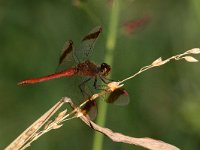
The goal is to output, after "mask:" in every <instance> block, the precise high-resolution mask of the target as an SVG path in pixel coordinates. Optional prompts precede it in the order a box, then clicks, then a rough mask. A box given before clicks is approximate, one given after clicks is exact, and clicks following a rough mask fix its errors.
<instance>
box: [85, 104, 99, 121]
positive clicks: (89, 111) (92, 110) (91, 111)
mask: <svg viewBox="0 0 200 150" xmlns="http://www.w3.org/2000/svg"><path fill="white" fill-rule="evenodd" d="M82 111H83V112H85V115H86V116H89V118H90V119H91V120H94V119H95V118H96V116H97V104H96V102H95V101H89V102H88V103H87V104H85V106H84V107H83V108H82Z"/></svg>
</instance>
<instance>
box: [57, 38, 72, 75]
mask: <svg viewBox="0 0 200 150" xmlns="http://www.w3.org/2000/svg"><path fill="white" fill-rule="evenodd" d="M73 51H74V46H73V42H72V41H71V40H69V41H67V42H65V44H64V47H63V49H62V50H61V53H60V58H59V64H58V67H57V69H56V72H60V71H63V70H66V69H69V68H71V67H72V66H74V65H75V60H74V57H73Z"/></svg>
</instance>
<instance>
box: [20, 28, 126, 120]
mask: <svg viewBox="0 0 200 150" xmlns="http://www.w3.org/2000/svg"><path fill="white" fill-rule="evenodd" d="M101 32H102V27H101V26H97V27H95V28H94V29H92V30H91V31H90V32H89V33H88V34H87V35H86V36H84V37H83V39H82V41H81V45H80V47H79V48H78V49H75V48H74V45H73V41H72V40H69V41H67V42H66V43H65V45H64V47H63V49H62V50H61V54H60V58H59V64H58V67H57V71H56V73H53V74H50V75H46V76H42V77H38V78H30V79H26V80H23V81H20V82H19V83H17V85H19V86H22V85H28V84H35V83H40V82H44V81H48V80H51V79H56V78H61V77H71V76H75V75H77V76H81V77H84V78H86V79H85V80H83V82H82V83H80V84H79V85H78V87H79V90H80V91H81V92H80V93H82V95H83V97H85V95H87V97H89V96H91V94H89V93H90V92H87V90H88V89H89V88H87V84H89V83H90V84H91V82H89V81H91V79H94V82H93V83H92V84H93V85H92V86H93V87H94V89H96V90H98V89H99V88H98V87H99V85H97V80H98V79H100V80H101V81H102V82H103V83H105V84H108V83H109V82H110V80H109V79H107V78H106V77H107V76H108V75H109V73H110V72H111V66H110V65H108V64H107V63H101V64H100V65H97V64H95V63H94V62H92V61H90V60H89V57H90V56H91V53H92V52H93V49H94V45H95V42H96V40H97V39H98V37H99V35H100V33H101ZM106 102H107V103H114V104H116V105H126V104H128V102H129V97H128V93H127V91H126V90H124V89H122V88H120V89H117V90H115V91H114V92H113V93H111V94H110V95H108V96H107V100H106ZM82 109H83V111H84V112H86V113H85V114H88V116H89V117H90V119H92V120H93V119H94V118H96V114H97V107H96V102H95V101H91V102H88V103H86V105H85V106H84V107H83V108H82Z"/></svg>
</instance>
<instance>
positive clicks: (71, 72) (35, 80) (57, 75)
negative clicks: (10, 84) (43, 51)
mask: <svg viewBox="0 0 200 150" xmlns="http://www.w3.org/2000/svg"><path fill="white" fill-rule="evenodd" d="M77 73H78V71H77V68H71V69H68V70H64V71H62V72H58V73H55V74H51V75H47V76H43V77H39V78H32V79H27V80H23V81H21V82H19V83H17V85H25V84H34V83H39V82H43V81H47V80H51V79H55V78H60V77H65V76H66V77H67V76H73V75H76V74H77Z"/></svg>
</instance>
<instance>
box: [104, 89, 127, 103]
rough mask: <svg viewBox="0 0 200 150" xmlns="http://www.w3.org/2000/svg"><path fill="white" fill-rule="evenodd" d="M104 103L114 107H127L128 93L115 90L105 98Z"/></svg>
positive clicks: (122, 90)
mask: <svg viewBox="0 0 200 150" xmlns="http://www.w3.org/2000/svg"><path fill="white" fill-rule="evenodd" d="M106 102H107V103H112V104H115V105H127V104H128V103H129V95H128V92H127V91H126V90H124V89H122V88H119V89H116V90H115V91H113V92H112V93H110V94H109V95H108V96H107V98H106Z"/></svg>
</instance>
